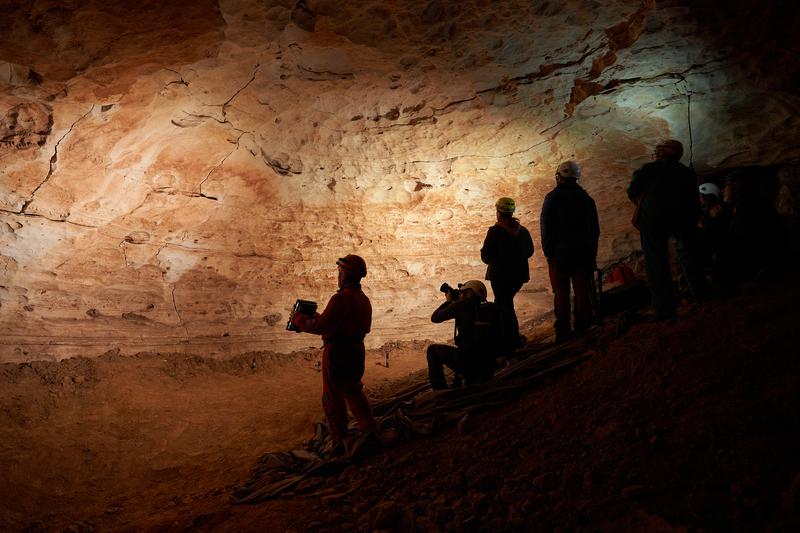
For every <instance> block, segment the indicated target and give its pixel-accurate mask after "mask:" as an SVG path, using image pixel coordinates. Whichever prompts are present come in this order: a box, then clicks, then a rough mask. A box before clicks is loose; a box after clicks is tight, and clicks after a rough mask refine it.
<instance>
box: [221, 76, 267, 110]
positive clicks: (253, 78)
mask: <svg viewBox="0 0 800 533" xmlns="http://www.w3.org/2000/svg"><path fill="white" fill-rule="evenodd" d="M260 69H261V64H260V63H257V64H256V66H255V69H254V70H253V75H252V76H251V77H250V79H249V80H248V81H247V83H245V84H244V85H242V86H241V87H240V88H239V90H237V91H236V92H235V93H233V95H232V96H231V97H230V98H228V100H227V101H226V102H225V103H224V104H222V106H221V107H222V117H223V118H224V119H225V122H227V121H228V116H227V113H228V112H227V107H228V106H229V105H230V104H231V102H233V100H234V99H235V98H236V97H237V96H239V93H241V92H242V91H244V90H245V89H247V87H248V86H249V85H250V84H251V83H253V81H255V79H256V76H257V75H258V71H259V70H260Z"/></svg>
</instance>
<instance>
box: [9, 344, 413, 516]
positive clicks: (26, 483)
mask: <svg viewBox="0 0 800 533" xmlns="http://www.w3.org/2000/svg"><path fill="white" fill-rule="evenodd" d="M425 345H426V344H425V343H404V344H396V345H389V346H386V347H385V348H384V349H381V350H374V351H370V352H369V353H368V356H367V365H366V373H365V377H364V382H365V384H366V387H367V390H368V393H369V394H371V395H373V396H374V395H376V394H380V393H381V391H383V390H387V387H390V385H391V383H393V382H394V381H395V380H399V379H401V378H403V377H405V376H407V375H409V374H410V373H413V372H414V371H417V370H419V369H420V368H422V367H424V366H425V356H424V348H425ZM387 350H388V351H389V367H388V368H387V367H386V353H385V352H386V351H387ZM319 356H320V350H319V349H309V350H308V351H306V352H300V353H294V354H289V355H274V354H269V353H255V354H247V355H245V356H240V357H236V358H233V359H229V360H213V359H204V358H200V357H187V356H184V355H161V354H140V355H138V356H135V357H121V356H119V355H116V354H114V353H108V354H106V355H104V356H102V357H100V358H97V359H86V358H74V359H68V360H64V361H61V362H57V363H56V362H34V363H30V364H21V365H20V364H6V365H2V366H0V530H6V529H10V530H17V529H24V528H26V527H32V528H33V529H37V528H46V529H53V530H62V529H65V528H69V527H73V529H75V528H77V529H78V530H91V529H101V530H102V529H127V528H130V529H140V528H142V527H151V526H154V525H156V524H159V525H163V524H165V523H166V524H169V523H170V521H169V520H170V517H171V516H173V515H175V516H179V515H183V514H185V513H187V512H191V513H194V512H197V511H203V510H205V509H208V510H214V509H217V508H219V507H222V506H224V505H225V504H226V503H227V501H228V498H229V496H230V491H231V489H232V488H233V487H234V486H235V485H236V484H237V483H240V482H241V481H242V480H243V479H246V478H247V476H248V474H249V470H250V469H251V468H252V466H253V464H254V463H255V461H256V460H257V459H258V458H259V457H260V456H261V455H262V454H264V453H266V452H269V451H277V450H288V449H293V448H297V447H300V446H301V445H302V442H303V441H304V440H307V439H308V438H310V437H311V436H312V435H313V432H314V424H315V423H316V422H317V421H318V420H320V419H321V417H322V407H321V404H320V397H321V394H322V390H321V377H320V373H319V370H318V364H319Z"/></svg>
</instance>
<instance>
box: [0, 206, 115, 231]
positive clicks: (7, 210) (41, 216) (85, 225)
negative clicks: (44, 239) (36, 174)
mask: <svg viewBox="0 0 800 533" xmlns="http://www.w3.org/2000/svg"><path fill="white" fill-rule="evenodd" d="M0 211H2V212H3V213H9V214H11V215H18V216H21V217H31V218H43V219H45V220H49V221H50V222H58V223H61V224H69V225H70V226H77V227H79V228H89V229H96V228H98V227H100V226H92V225H90V224H81V223H79V222H73V221H71V220H68V219H66V218H50V217H48V216H46V215H42V214H41V213H26V212H21V211H12V210H11V209H3V208H0ZM67 216H69V215H67Z"/></svg>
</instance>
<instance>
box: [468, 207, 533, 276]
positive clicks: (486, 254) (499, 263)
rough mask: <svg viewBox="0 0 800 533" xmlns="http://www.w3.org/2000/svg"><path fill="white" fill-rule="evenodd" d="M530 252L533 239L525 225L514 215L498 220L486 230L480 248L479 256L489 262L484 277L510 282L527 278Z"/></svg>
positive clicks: (531, 251)
mask: <svg viewBox="0 0 800 533" xmlns="http://www.w3.org/2000/svg"><path fill="white" fill-rule="evenodd" d="M532 255H533V239H531V234H530V233H529V232H528V230H527V229H526V228H525V226H523V225H521V224H520V223H519V221H518V220H517V219H515V218H513V219H511V220H510V221H509V223H507V224H503V223H501V222H498V223H497V224H495V225H494V226H492V227H491V228H489V231H487V232H486V238H485V239H484V240H483V247H482V248H481V260H482V261H483V262H484V263H486V264H487V265H489V267H488V268H487V269H486V279H488V280H492V281H495V282H497V281H499V282H508V283H511V284H515V283H519V284H522V283H525V282H527V281H529V280H530V279H531V277H530V271H529V270H528V258H529V257H530V256H532Z"/></svg>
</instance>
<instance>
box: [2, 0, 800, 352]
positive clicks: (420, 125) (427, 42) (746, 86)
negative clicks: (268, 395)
mask: <svg viewBox="0 0 800 533" xmlns="http://www.w3.org/2000/svg"><path fill="white" fill-rule="evenodd" d="M23 4H25V5H17V6H15V5H12V6H10V7H6V8H0V10H2V12H0V15H2V18H3V20H4V21H5V24H6V26H7V27H9V28H11V29H10V31H8V32H6V33H4V34H3V35H0V209H1V210H2V211H0V276H1V277H0V304H1V307H0V331H2V335H0V361H8V360H15V361H18V360H27V359H35V358H47V357H64V356H69V355H76V354H84V355H93V354H99V353H103V352H105V351H106V350H109V349H117V348H118V349H120V350H121V351H122V352H124V353H132V352H136V351H142V350H158V351H180V352H194V353H198V354H212V355H213V354H224V353H235V352H241V351H246V350H258V349H270V350H278V351H288V350H292V349H297V348H300V347H304V346H308V345H312V344H315V343H316V341H315V340H314V339H312V338H311V337H308V336H304V335H295V334H290V333H286V332H285V331H284V329H283V328H284V324H285V320H286V317H287V311H288V308H289V307H290V306H291V304H292V303H293V302H294V299H295V298H298V297H301V298H306V299H314V300H317V301H319V302H321V303H324V302H325V301H327V298H328V297H329V295H330V294H331V293H332V292H333V290H334V289H335V284H336V281H335V276H336V273H335V267H334V262H335V260H336V258H337V257H339V256H341V255H343V254H346V253H359V254H361V255H362V256H363V257H365V258H366V260H367V262H368V264H369V269H370V273H369V276H368V278H367V279H366V283H365V289H366V292H367V293H368V295H369V296H370V297H371V299H372V302H373V307H374V323H373V333H372V335H371V336H370V337H369V342H370V345H371V346H379V345H380V344H382V343H384V342H387V341H392V340H400V339H415V338H437V339H443V338H446V337H447V336H448V335H450V334H451V330H450V328H449V326H448V327H445V326H441V325H439V326H434V325H432V324H430V322H429V316H430V313H431V311H432V309H433V308H434V307H435V306H436V305H437V304H438V301H439V297H440V296H439V294H438V292H437V290H438V287H439V285H440V283H441V282H443V281H448V282H450V283H455V282H458V281H463V280H466V279H469V278H482V277H483V274H484V266H483V265H482V264H481V262H480V259H479V249H480V245H481V243H482V239H483V237H484V234H485V232H486V229H487V228H488V226H490V225H491V224H492V223H493V222H494V212H493V202H494V200H495V199H496V198H497V197H498V196H512V197H514V198H515V199H516V200H517V204H518V206H519V211H518V216H519V217H520V219H521V220H522V222H523V224H525V225H527V227H528V228H529V229H530V230H531V232H532V234H533V235H534V238H535V242H536V247H537V252H536V255H535V256H534V258H533V259H532V260H531V263H530V264H531V268H532V275H533V280H532V282H531V283H530V284H528V285H526V286H525V288H524V290H523V292H522V293H521V294H520V296H518V302H519V303H518V306H519V308H520V315H521V318H522V320H523V322H524V321H526V320H527V321H531V320H534V319H537V318H539V317H541V316H542V315H543V314H545V313H546V312H548V310H549V309H550V308H551V295H550V293H549V285H548V283H547V277H546V270H545V263H544V259H543V257H542V256H541V253H540V252H539V250H538V248H539V246H538V231H539V226H538V215H539V211H540V208H541V202H542V199H543V197H544V195H545V194H546V193H547V192H548V191H549V190H550V189H551V188H552V186H553V178H552V176H553V173H554V169H555V166H556V165H557V164H558V163H559V162H560V161H562V160H564V159H568V158H574V159H577V160H578V161H580V162H581V164H582V165H583V167H584V176H585V177H584V178H583V180H582V183H583V185H584V187H585V188H586V189H587V190H588V191H589V192H590V193H591V194H592V195H593V196H594V197H595V198H596V200H597V203H598V207H599V209H600V213H601V225H602V230H603V235H602V237H601V247H600V257H599V260H600V263H601V264H607V263H609V262H612V261H614V260H616V259H619V258H622V257H626V256H629V255H630V254H635V253H636V252H637V250H638V235H637V234H636V233H635V231H634V230H633V229H632V228H631V227H630V225H629V220H630V215H631V207H630V205H629V203H628V202H627V199H626V198H625V194H624V189H625V187H626V185H627V181H628V179H629V176H630V173H631V171H632V170H633V169H635V168H636V167H638V166H639V165H641V164H642V163H644V162H646V161H647V160H648V159H649V155H650V152H651V150H652V146H653V144H654V143H655V142H656V141H657V140H658V139H660V138H663V137H675V138H678V139H681V140H683V141H684V142H685V143H686V145H687V152H688V148H689V138H690V124H691V138H692V140H693V143H692V146H691V148H692V160H693V162H694V166H695V168H696V169H697V170H698V171H699V172H709V171H714V170H720V169H724V168H729V167H733V166H738V165H745V164H781V163H786V162H791V161H793V160H794V161H796V160H797V158H798V151H800V150H798V145H797V143H796V138H797V135H798V122H797V118H796V117H797V112H796V110H797V106H798V98H797V95H796V94H795V92H793V91H794V89H792V88H791V83H789V82H788V81H787V80H791V79H792V72H793V71H792V69H791V68H788V69H787V68H786V66H785V65H786V62H784V61H782V57H784V55H785V56H786V57H791V58H792V59H791V61H794V59H793V58H794V56H793V55H791V50H784V49H783V48H781V47H780V46H775V47H774V48H769V47H768V46H760V47H754V46H741V47H740V48H737V43H741V42H742V41H743V40H744V42H745V43H746V42H747V39H750V40H752V39H755V38H756V36H755V35H756V34H755V33H751V34H741V33H736V31H735V30H737V28H740V27H748V28H751V29H750V31H751V32H755V31H756V30H753V29H752V27H753V24H751V22H752V21H753V20H754V19H752V18H750V19H748V16H749V15H753V16H755V14H758V15H759V16H767V15H770V16H773V17H777V16H779V14H778V13H766V14H765V13H764V10H763V9H762V8H759V9H756V8H754V7H747V9H745V8H742V7H736V8H734V7H731V6H729V7H728V9H727V11H722V12H720V11H716V12H713V13H712V12H701V11H692V10H690V9H688V8H686V7H683V6H682V5H681V4H680V3H679V2H666V3H661V2H658V3H657V2H653V1H644V2H640V1H622V0H620V1H612V0H607V1H597V2H585V1H577V0H574V1H565V2H529V1H518V2H514V1H505V2H488V1H435V0H434V1H431V2H355V1H350V0H338V1H332V0H313V1H309V2H291V1H255V0H220V1H219V2H218V3H215V2H213V1H211V0H207V1H205V2H196V1H192V2H189V1H186V2H168V3H164V4H167V5H166V6H164V5H162V3H161V2H155V1H152V2H144V3H141V5H140V6H139V7H138V8H137V11H136V12H135V13H131V12H130V9H131V8H130V7H129V4H128V3H123V2H105V1H104V2H100V1H99V0H97V1H87V2H81V3H67V2H64V3H58V2H46V1H39V0H36V1H33V2H29V3H23ZM396 4H399V5H396ZM742 4H743V5H744V3H742ZM712 15H713V16H712ZM698 17H699V19H698ZM726 17H728V18H726ZM698 20H699V21H698ZM703 20H709V21H713V24H712V25H709V24H706V23H704V22H703ZM726 24H727V25H726ZM790 29H791V26H790ZM781 31H785V28H784V30H781ZM779 33H780V32H779ZM772 37H773V38H775V34H774V33H773V34H772ZM778 37H780V35H778ZM754 50H755V51H754ZM748 54H749V55H748ZM753 54H755V55H753ZM782 54H783V55H782ZM793 64H794V63H792V65H793ZM781 65H783V66H782V67H781V68H777V67H778V66H781ZM793 68H794V69H795V71H796V67H793ZM765 69H767V70H768V69H772V70H771V71H770V72H766V70H765ZM765 72H766V73H767V74H769V76H767V75H764V74H765Z"/></svg>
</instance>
